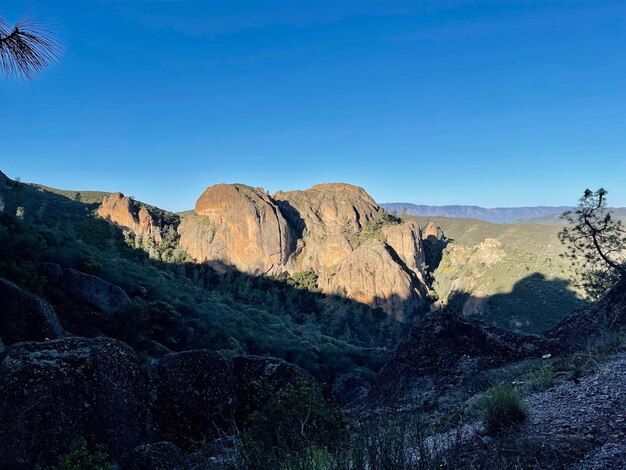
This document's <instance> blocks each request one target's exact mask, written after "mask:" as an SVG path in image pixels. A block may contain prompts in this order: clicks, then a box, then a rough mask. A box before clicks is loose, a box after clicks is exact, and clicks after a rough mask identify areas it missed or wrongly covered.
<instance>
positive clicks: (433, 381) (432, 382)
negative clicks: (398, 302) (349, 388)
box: [370, 311, 559, 405]
mask: <svg viewBox="0 0 626 470" xmlns="http://www.w3.org/2000/svg"><path fill="white" fill-rule="evenodd" d="M558 350H559V349H558V346H557V345H556V344H555V343H554V342H551V341H548V340H546V339H544V338H541V337H539V336H532V335H521V334H517V333H513V332H512V331H509V330H505V329H501V328H497V327H494V326H490V325H487V324H485V323H483V322H480V321H478V320H471V319H466V318H462V317H461V316H459V315H457V314H455V313H452V312H450V311H438V312H431V313H428V314H426V315H423V316H421V317H419V319H418V320H417V322H416V324H415V326H414V327H413V328H412V330H411V333H410V335H409V337H408V338H407V339H406V340H405V341H404V342H403V343H401V344H400V345H399V346H398V349H397V351H396V353H395V354H394V356H393V358H392V359H391V361H389V363H387V365H385V367H384V368H383V369H382V371H381V372H380V374H379V377H378V379H377V381H376V384H375V386H374V387H373V388H372V390H371V392H370V398H371V399H372V400H374V401H378V402H393V401H401V402H404V401H407V402H412V403H414V404H416V405H419V404H420V403H424V402H426V401H427V400H432V399H436V398H437V397H438V396H439V395H440V394H442V393H444V392H445V391H446V390H447V388H449V387H450V384H454V386H455V387H459V386H465V387H466V388H468V389H469V388H470V387H468V382H467V381H468V380H471V379H474V378H475V377H476V375H477V374H478V373H480V372H482V371H486V370H489V369H493V368H496V367H500V366H502V365H504V364H509V363H511V362H515V361H519V360H522V359H525V358H531V357H535V358H540V357H542V356H543V355H544V354H546V353H554V352H556V351H558ZM475 391H477V390H475ZM475 391H474V392H475Z"/></svg>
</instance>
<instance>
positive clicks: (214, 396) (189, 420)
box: [152, 350, 235, 448]
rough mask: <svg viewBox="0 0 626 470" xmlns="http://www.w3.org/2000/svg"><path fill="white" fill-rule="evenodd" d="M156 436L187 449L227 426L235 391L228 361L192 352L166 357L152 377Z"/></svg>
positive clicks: (220, 357)
mask: <svg viewBox="0 0 626 470" xmlns="http://www.w3.org/2000/svg"><path fill="white" fill-rule="evenodd" d="M152 382H153V384H154V385H153V390H154V392H153V394H152V399H153V406H152V408H153V410H154V413H153V415H154V425H155V432H156V436H157V438H158V439H159V440H166V441H171V442H174V443H175V444H177V445H179V446H181V447H183V448H189V447H190V445H191V444H192V443H193V442H194V441H200V440H202V439H204V438H207V437H208V438H211V437H213V438H215V437H218V436H219V435H220V434H221V433H223V432H224V431H225V430H226V429H228V426H229V425H230V418H231V417H232V415H233V412H234V407H235V388H234V379H233V372H232V365H231V362H230V360H229V359H227V358H225V357H224V356H223V355H222V354H220V353H218V352H215V351H208V350H194V351H185V352H181V353H176V354H170V355H168V356H165V357H164V358H163V359H162V360H161V361H160V362H159V363H158V365H157V366H156V368H155V371H154V373H153V374H152Z"/></svg>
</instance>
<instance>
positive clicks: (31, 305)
mask: <svg viewBox="0 0 626 470" xmlns="http://www.w3.org/2000/svg"><path fill="white" fill-rule="evenodd" d="M62 336H63V330H62V329H61V325H60V324H59V319H58V318H57V315H56V313H55V311H54V308H53V307H52V306H51V305H50V304H48V303H47V302H46V301H44V300H43V299H40V298H39V297H37V296H35V295H33V294H30V293H28V292H25V291H24V290H22V289H20V288H19V287H18V286H16V285H15V284H13V283H12V282H10V281H7V280H6V279H2V278H0V338H2V340H3V341H4V342H5V343H6V344H13V343H16V342H19V341H44V340H46V339H57V338H61V337H62Z"/></svg>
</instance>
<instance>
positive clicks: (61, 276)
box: [39, 263, 130, 314]
mask: <svg viewBox="0 0 626 470" xmlns="http://www.w3.org/2000/svg"><path fill="white" fill-rule="evenodd" d="M39 271H40V272H41V274H43V275H45V276H46V277H47V278H48V280H49V281H50V283H51V284H52V285H55V286H57V287H58V288H60V289H61V290H63V291H64V292H65V293H66V294H67V295H69V296H71V297H74V298H76V299H78V300H80V301H82V302H85V303H86V304H88V305H90V306H91V307H94V308H97V309H98V310H100V311H102V312H104V313H106V314H114V313H117V312H118V311H119V310H120V309H121V308H122V307H124V306H125V305H126V304H127V303H128V302H130V299H129V297H128V295H127V294H126V292H124V290H123V289H122V288H121V287H118V286H116V285H114V284H111V283H110V282H107V281H105V280H104V279H101V278H99V277H97V276H92V275H91V274H85V273H83V272H80V271H77V270H76V269H72V268H63V267H61V266H59V265H58V264H54V263H41V264H40V267H39Z"/></svg>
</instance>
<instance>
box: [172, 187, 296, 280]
mask: <svg viewBox="0 0 626 470" xmlns="http://www.w3.org/2000/svg"><path fill="white" fill-rule="evenodd" d="M178 232H179V234H180V243H181V246H182V247H183V248H184V249H185V251H187V253H188V254H189V255H190V256H191V257H193V258H194V259H195V260H197V261H201V262H203V261H207V262H209V263H210V264H212V265H213V266H214V267H216V268H218V269H223V268H227V267H229V266H231V267H234V268H236V269H238V270H240V271H244V272H248V273H252V274H267V273H277V272H281V271H282V270H283V266H284V265H285V264H286V263H287V260H288V259H289V256H290V255H291V254H292V252H293V251H294V249H295V242H296V240H295V238H294V236H293V233H292V231H291V228H290V227H289V225H288V224H287V221H286V220H285V218H284V217H283V215H282V213H281V212H280V210H279V209H278V207H277V205H276V204H275V202H274V201H273V200H272V198H271V197H269V196H268V195H267V194H266V193H265V192H264V191H263V190H262V189H261V188H252V187H249V186H245V185H241V184H232V185H229V184H217V185H215V186H211V187H210V188H207V189H206V191H204V193H202V195H201V196H200V198H199V199H198V201H197V202H196V208H195V214H194V215H192V216H188V217H186V218H185V219H184V220H183V222H182V223H181V225H180V226H179V228H178Z"/></svg>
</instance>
